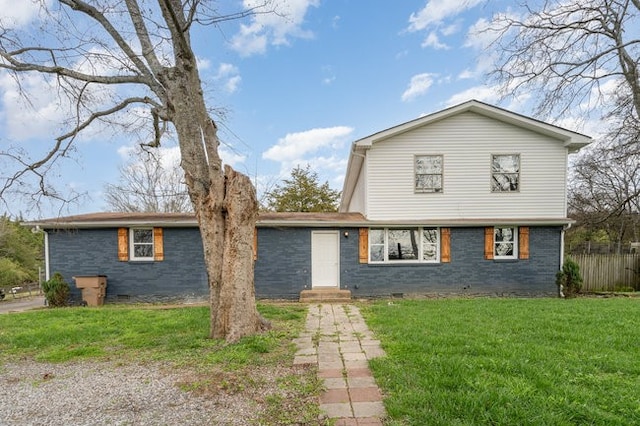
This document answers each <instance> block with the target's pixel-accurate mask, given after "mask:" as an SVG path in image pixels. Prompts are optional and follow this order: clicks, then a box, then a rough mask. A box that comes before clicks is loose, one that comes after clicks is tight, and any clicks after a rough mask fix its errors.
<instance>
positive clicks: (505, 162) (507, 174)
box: [491, 154, 520, 192]
mask: <svg viewBox="0 0 640 426" xmlns="http://www.w3.org/2000/svg"><path fill="white" fill-rule="evenodd" d="M519 189H520V154H501V155H492V156H491V192H515V191H518V190H519Z"/></svg>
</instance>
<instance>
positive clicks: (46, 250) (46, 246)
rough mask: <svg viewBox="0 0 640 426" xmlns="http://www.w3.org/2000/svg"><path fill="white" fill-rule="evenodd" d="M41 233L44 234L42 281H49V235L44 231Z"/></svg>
mask: <svg viewBox="0 0 640 426" xmlns="http://www.w3.org/2000/svg"><path fill="white" fill-rule="evenodd" d="M42 232H43V233H44V279H45V281H49V280H50V279H51V275H50V273H49V234H48V233H47V231H45V230H44V229H43V230H42Z"/></svg>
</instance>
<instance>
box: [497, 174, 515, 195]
mask: <svg viewBox="0 0 640 426" xmlns="http://www.w3.org/2000/svg"><path fill="white" fill-rule="evenodd" d="M491 190H492V191H494V192H496V191H498V192H500V191H517V190H518V175H517V174H504V173H503V174H494V175H493V181H492V186H491Z"/></svg>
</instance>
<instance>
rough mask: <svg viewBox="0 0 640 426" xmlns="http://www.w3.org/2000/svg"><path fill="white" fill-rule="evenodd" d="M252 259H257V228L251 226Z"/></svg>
mask: <svg viewBox="0 0 640 426" xmlns="http://www.w3.org/2000/svg"><path fill="white" fill-rule="evenodd" d="M253 260H254V261H256V260H258V228H253Z"/></svg>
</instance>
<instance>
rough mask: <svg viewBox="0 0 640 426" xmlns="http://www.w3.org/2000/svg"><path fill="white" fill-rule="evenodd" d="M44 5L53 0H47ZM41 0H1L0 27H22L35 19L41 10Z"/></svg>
mask: <svg viewBox="0 0 640 426" xmlns="http://www.w3.org/2000/svg"><path fill="white" fill-rule="evenodd" d="M44 3H45V4H44V5H43V6H45V7H46V6H48V5H49V4H50V3H51V0H46V1H45V2H44ZM40 8H41V6H40V2H34V1H24V0H22V1H16V0H0V10H1V11H2V14H1V15H0V27H2V28H16V27H22V26H24V25H26V24H28V23H30V22H31V21H32V20H33V19H35V18H36V17H37V16H38V14H39V12H40V10H41V9H40Z"/></svg>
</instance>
